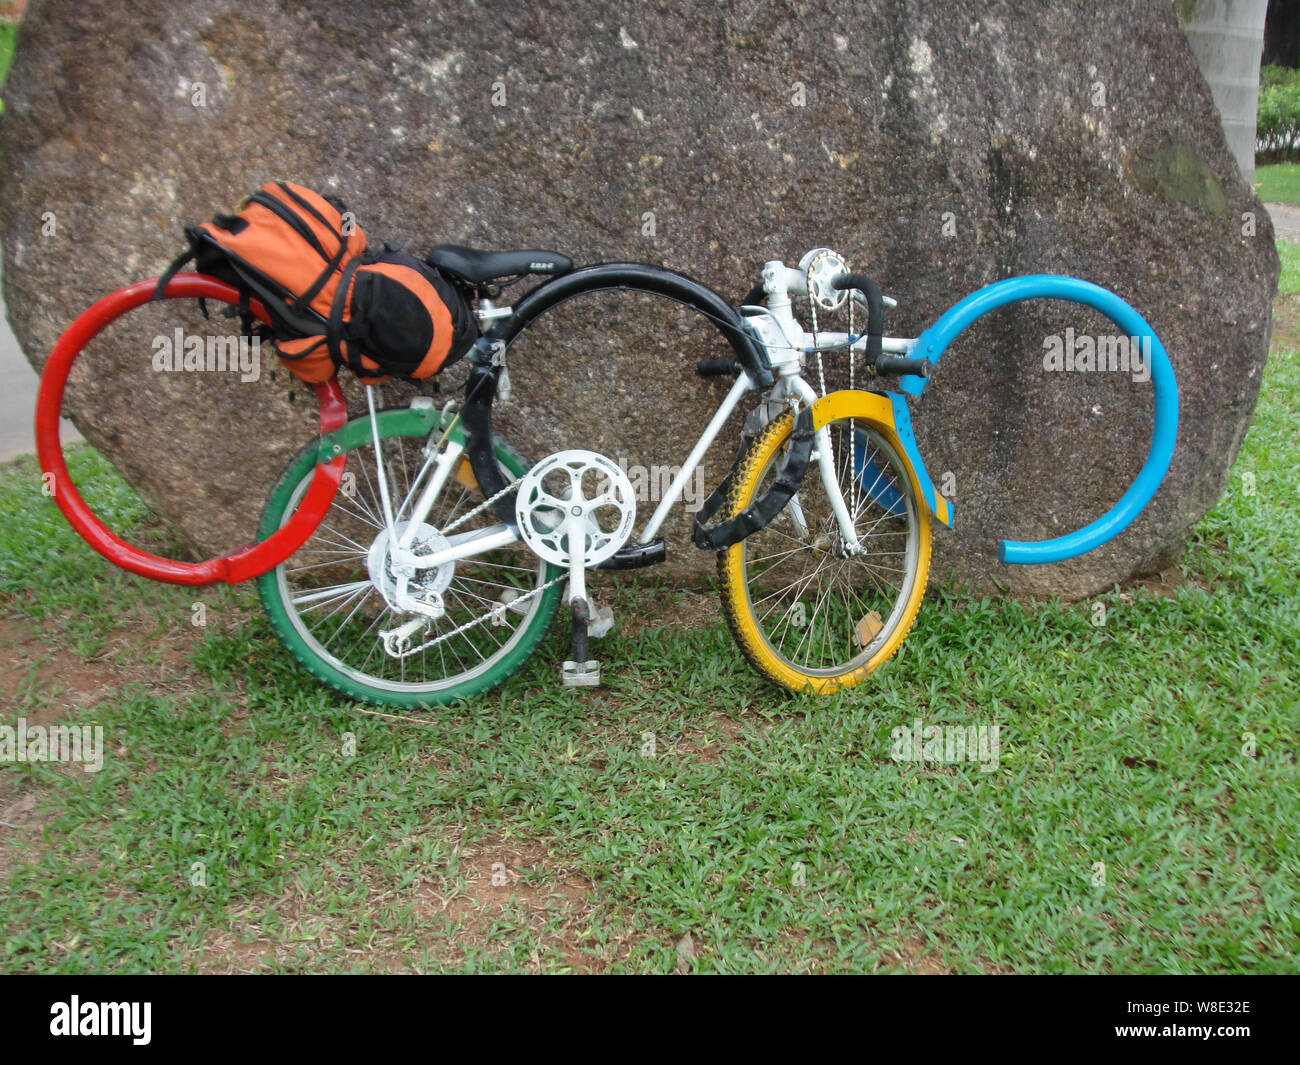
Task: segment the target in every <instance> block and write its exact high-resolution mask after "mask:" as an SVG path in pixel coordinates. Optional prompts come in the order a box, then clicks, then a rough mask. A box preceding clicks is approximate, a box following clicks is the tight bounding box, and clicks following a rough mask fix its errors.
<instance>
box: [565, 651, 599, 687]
mask: <svg viewBox="0 0 1300 1065" xmlns="http://www.w3.org/2000/svg"><path fill="white" fill-rule="evenodd" d="M560 679H561V680H562V681H563V682H564V686H565V687H566V688H597V687H599V686H600V663H599V662H597V661H596V660H595V659H594V658H590V659H588V660H587V661H586V662H583V663H582V664H581V666H579V664H578V663H577V662H574V661H573V660H572V659H570V660H569V661H567V662H565V663H564V665H563V666H561V667H560Z"/></svg>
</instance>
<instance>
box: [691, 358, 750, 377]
mask: <svg viewBox="0 0 1300 1065" xmlns="http://www.w3.org/2000/svg"><path fill="white" fill-rule="evenodd" d="M744 369H745V368H744V367H743V366H741V365H740V360H739V359H701V360H700V361H699V362H697V363H696V364H695V372H696V373H697V374H699V375H700V376H701V377H739V376H740V374H741V373H743V372H744Z"/></svg>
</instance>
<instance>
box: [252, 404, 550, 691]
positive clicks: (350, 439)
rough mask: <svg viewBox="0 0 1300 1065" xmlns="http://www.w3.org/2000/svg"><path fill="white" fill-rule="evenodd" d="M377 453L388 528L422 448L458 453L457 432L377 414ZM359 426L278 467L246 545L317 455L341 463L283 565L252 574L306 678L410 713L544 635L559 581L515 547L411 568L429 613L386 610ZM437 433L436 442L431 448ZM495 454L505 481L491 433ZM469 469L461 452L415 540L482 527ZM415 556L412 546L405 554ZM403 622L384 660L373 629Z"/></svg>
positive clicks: (474, 685) (404, 413)
mask: <svg viewBox="0 0 1300 1065" xmlns="http://www.w3.org/2000/svg"><path fill="white" fill-rule="evenodd" d="M378 422H379V435H380V447H381V449H382V451H383V459H384V468H385V470H386V471H387V474H386V476H387V480H388V484H389V492H390V496H391V498H392V505H393V508H394V511H395V512H396V514H395V517H396V522H397V524H398V526H399V531H400V528H401V527H402V526H403V524H404V514H405V513H406V510H407V509H408V508H410V507H412V506H413V505H414V500H415V498H416V497H417V496H418V495H419V494H420V491H421V489H422V488H423V486H424V484H425V483H427V478H428V477H429V475H430V473H431V469H432V463H431V456H432V455H433V454H435V451H434V448H435V445H438V446H440V447H443V448H445V447H448V446H460V445H462V444H463V437H462V436H461V433H460V427H459V424H458V423H456V422H455V421H454V420H453V419H451V418H450V417H448V419H447V421H446V422H445V423H444V420H443V418H442V416H441V415H440V414H439V413H438V412H437V411H435V410H432V409H423V408H421V409H415V408H412V409H400V410H388V411H383V412H381V413H380V414H379V415H378ZM371 437H372V434H371V424H370V419H369V418H368V417H361V418H356V419H353V420H352V421H350V422H348V424H347V425H345V426H344V427H343V428H342V429H340V430H338V432H336V433H333V434H330V435H329V436H327V437H325V438H323V439H321V440H317V441H313V442H312V443H311V444H310V445H308V446H307V447H305V448H304V449H303V450H302V451H301V452H299V454H298V455H297V456H296V457H295V458H294V459H293V461H291V462H290V463H289V465H288V467H287V468H286V469H285V471H284V474H283V475H282V476H281V478H280V481H279V483H278V484H277V485H276V487H275V488H274V489H273V490H272V492H271V495H270V497H269V498H268V499H267V503H266V508H265V510H264V512H263V515H262V522H261V527H260V529H259V536H261V537H265V536H268V535H270V534H271V533H272V532H274V531H275V530H276V529H278V528H280V527H281V526H282V525H283V524H284V523H285V522H286V521H287V520H288V519H289V516H290V515H292V513H293V511H294V508H295V507H296V506H297V504H298V501H299V499H300V498H301V497H302V495H303V493H304V492H305V491H306V490H307V486H308V484H310V482H311V476H312V470H313V469H314V468H315V466H316V464H317V462H318V461H319V460H320V458H321V456H322V455H323V456H324V457H326V458H329V457H332V456H334V455H337V454H338V453H339V452H340V451H342V452H346V453H347V455H348V462H347V468H346V471H345V472H344V480H343V485H342V487H341V488H340V490H339V493H338V495H337V496H336V497H335V500H334V503H333V505H332V506H331V508H330V510H329V512H328V513H327V514H326V516H325V519H324V521H322V522H321V524H320V527H319V528H318V529H317V530H316V532H315V533H314V534H313V535H312V537H311V539H310V540H308V541H307V542H306V543H305V544H304V545H303V546H302V547H301V548H300V549H299V550H298V551H297V552H296V553H295V554H294V555H293V556H291V557H290V558H289V559H287V560H286V561H285V562H284V563H283V564H281V565H280V566H277V567H276V568H275V569H273V570H271V571H270V572H269V573H266V574H264V575H263V576H261V577H260V578H258V582H257V587H258V592H259V594H260V595H261V598H262V602H263V604H264V606H265V608H266V612H267V615H268V617H269V618H270V621H271V625H272V627H273V628H274V630H275V632H276V634H277V635H278V636H279V637H280V639H281V640H282V641H283V642H284V645H285V646H286V647H287V648H288V650H289V653H290V654H292V655H293V657H294V658H295V659H297V660H298V662H300V663H301V664H302V665H303V666H305V667H306V668H307V670H308V671H310V672H311V673H312V674H313V675H314V676H316V677H317V678H319V679H320V680H322V681H324V682H325V683H326V684H329V685H331V686H332V687H334V688H336V689H337V690H339V691H340V692H343V693H344V694H345V695H348V696H350V697H352V698H356V699H361V700H364V701H366V702H370V703H375V704H377V705H380V706H389V707H403V708H418V707H429V706H436V705H440V704H443V703H447V702H451V701H453V700H456V699H463V698H466V697H468V696H472V695H475V694H477V693H479V692H482V691H484V690H486V689H488V688H491V687H493V686H495V685H497V684H500V683H501V682H502V681H504V680H505V679H506V678H507V677H508V676H510V674H512V673H513V672H514V671H515V670H516V669H518V668H519V667H520V666H521V665H522V664H523V662H524V661H525V659H527V657H528V656H529V655H530V654H531V653H532V652H533V650H534V649H535V648H536V647H537V645H538V643H539V642H540V641H541V640H542V638H543V637H544V636H545V635H546V630H547V628H548V627H549V625H550V623H551V619H552V618H553V617H554V615H555V610H556V607H557V606H558V604H559V598H560V592H561V590H562V589H561V581H560V580H559V578H560V577H562V576H563V572H562V571H561V570H560V569H559V567H556V566H551V565H548V564H547V563H546V562H544V561H542V560H541V559H539V558H537V557H536V556H535V555H534V554H533V553H532V552H531V551H529V550H528V549H527V548H526V547H525V546H524V545H523V544H522V543H518V542H516V543H513V544H509V545H507V546H506V547H503V548H499V549H496V550H494V551H491V552H489V553H486V554H482V555H475V556H472V557H470V558H464V559H459V560H457V561H455V562H454V563H449V564H447V565H446V566H443V567H440V568H439V569H438V570H437V571H434V572H432V573H430V572H429V571H421V573H420V575H419V578H418V580H419V581H420V582H423V583H415V584H414V588H413V591H414V592H415V594H417V595H420V594H430V595H431V594H432V592H435V591H436V592H437V593H438V594H439V595H440V596H441V602H442V604H443V609H444V611H445V613H443V615H442V616H441V617H438V618H436V619H435V618H430V617H424V616H423V615H420V614H416V613H399V612H398V611H396V610H395V609H394V608H393V606H392V605H391V601H392V599H393V594H392V593H393V582H394V581H395V578H394V577H393V575H392V572H391V569H390V568H389V567H388V565H387V559H386V556H385V553H384V550H383V547H384V544H385V543H386V541H387V535H386V532H385V529H384V519H383V513H384V510H383V504H382V501H381V497H380V492H379V482H378V477H377V473H376V461H375V453H374V444H373V441H372V439H371ZM444 437H445V439H443V438H444ZM496 457H497V461H498V463H499V465H500V466H501V469H502V471H503V472H504V473H505V475H506V476H507V478H508V479H509V480H514V479H515V478H516V477H518V476H520V475H521V474H523V473H524V472H526V470H527V469H528V466H527V463H526V462H525V461H524V460H523V459H522V458H521V457H520V455H519V454H518V453H517V452H516V451H515V450H514V449H513V448H512V447H510V446H509V445H508V444H506V443H505V442H504V441H501V440H500V439H499V438H498V440H497V443H496ZM483 502H484V500H483V497H482V494H481V492H480V491H479V488H478V484H477V482H476V480H475V478H474V474H473V471H472V469H471V468H470V465H469V461H468V460H467V459H466V458H465V457H464V456H463V455H462V456H461V457H460V458H459V459H458V460H457V462H456V464H455V465H454V466H453V468H452V475H451V476H449V477H448V478H447V481H446V484H445V486H444V487H443V489H442V491H441V492H440V493H439V495H438V497H437V498H436V499H435V500H434V501H433V505H432V506H431V508H430V509H429V512H428V516H427V517H426V518H425V521H424V523H423V524H422V526H421V529H420V530H419V531H418V535H417V536H416V543H417V545H418V544H420V543H423V544H424V550H426V551H427V550H433V549H436V548H438V547H445V546H446V540H445V539H442V538H441V534H442V531H443V530H447V531H448V532H449V534H450V533H451V531H452V530H454V535H455V536H456V537H457V539H458V540H459V539H460V538H461V537H463V536H465V535H466V534H471V533H473V532H474V531H476V530H483V529H487V528H490V527H492V526H496V525H498V524H499V520H498V519H497V517H496V515H495V514H493V513H492V510H491V508H489V507H485V506H481V505H482V504H483ZM417 550H419V548H418V546H417ZM404 624H407V625H411V626H413V627H414V630H415V631H414V632H412V633H411V635H410V640H409V646H408V647H406V648H401V650H402V651H403V652H404V653H400V654H397V655H395V654H392V653H390V652H389V650H388V649H387V647H386V644H385V640H384V638H383V635H382V634H383V633H384V632H385V631H392V630H394V629H396V628H398V627H400V626H402V625H404Z"/></svg>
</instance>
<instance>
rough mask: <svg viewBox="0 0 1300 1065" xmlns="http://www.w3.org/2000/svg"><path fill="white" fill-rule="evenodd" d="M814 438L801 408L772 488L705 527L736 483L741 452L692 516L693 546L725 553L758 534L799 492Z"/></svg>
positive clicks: (809, 418) (807, 410) (809, 420)
mask: <svg viewBox="0 0 1300 1065" xmlns="http://www.w3.org/2000/svg"><path fill="white" fill-rule="evenodd" d="M815 435H816V433H815V431H814V429H813V424H812V407H804V408H803V409H802V410H801V411H800V412H799V416H798V418H797V419H795V423H794V431H793V432H792V433H791V434H790V450H789V451H788V452H787V453H786V456H785V462H783V463H782V464H781V472H780V473H779V474H778V475H777V478H776V482H775V483H774V484H773V485H772V487H771V488H769V489H768V490H767V492H766V493H764V494H763V495H762V496H761V497H760V498H758V499H756V500H754V502H753V503H751V504H750V505H749V506H747V507H746V508H745V509H744V510H742V511H741V512H740V513H739V514H737V515H736V516H735V517H733V518H728V519H727V520H726V521H723V522H719V523H718V524H717V525H712V526H706V525H705V524H704V523H705V522H706V521H708V520H709V519H710V518H712V517H713V515H714V514H716V513H717V512H718V508H719V507H721V506H722V503H723V500H725V499H726V498H727V496H728V495H729V494H730V492H731V486H732V484H733V483H734V481H735V479H736V470H737V468H738V467H739V466H740V463H741V460H742V459H743V458H744V456H745V451H746V450H747V449H742V450H741V453H740V454H739V455H738V456H737V457H736V465H735V466H733V467H732V468H731V472H730V473H728V474H727V476H726V478H725V479H724V480H723V482H722V484H720V485H718V487H717V489H716V490H715V491H714V492H713V494H712V495H710V496H709V498H708V499H706V500H705V501H704V506H702V507H701V508H700V510H699V513H698V514H696V515H695V526H694V529H693V530H692V533H691V539H692V540H693V541H694V542H695V546H696V547H698V548H701V549H702V550H705V551H725V550H726V549H727V548H729V547H730V546H731V545H732V544H738V543H740V541H741V540H743V539H744V538H745V537H746V536H749V535H750V534H751V533H756V532H758V530H759V529H761V528H763V527H764V526H765V525H767V523H768V522H770V521H771V520H772V519H773V518H775V517H776V516H777V515H778V514H780V513H781V511H782V510H784V509H785V505H786V504H787V503H789V502H790V498H791V497H792V496H793V495H794V494H795V492H797V491H798V490H799V485H800V483H801V482H802V481H803V475H804V474H805V473H806V472H807V470H808V462H809V460H810V458H811V456H812V445H813V437H814V436H815Z"/></svg>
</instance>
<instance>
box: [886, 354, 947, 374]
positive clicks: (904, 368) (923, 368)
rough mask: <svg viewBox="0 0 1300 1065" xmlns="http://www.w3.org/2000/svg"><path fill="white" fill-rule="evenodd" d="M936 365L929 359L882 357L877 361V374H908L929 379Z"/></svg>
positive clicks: (895, 356)
mask: <svg viewBox="0 0 1300 1065" xmlns="http://www.w3.org/2000/svg"><path fill="white" fill-rule="evenodd" d="M933 369H934V363H932V362H931V361H930V360H929V359H904V358H900V357H899V356H897V355H881V356H880V358H878V359H877V360H876V373H907V374H914V375H915V376H917V377H929V376H930V373H931V371H932V370H933Z"/></svg>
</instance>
